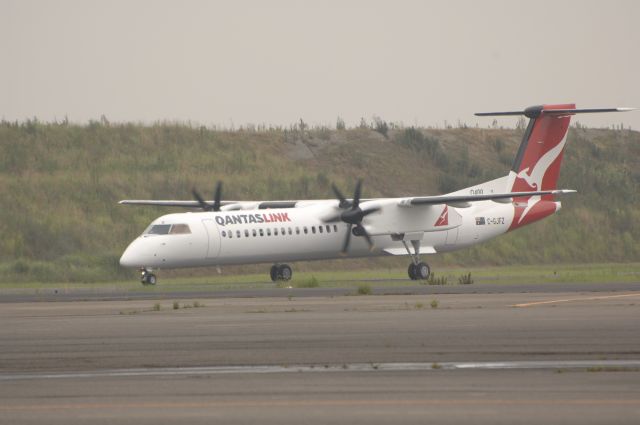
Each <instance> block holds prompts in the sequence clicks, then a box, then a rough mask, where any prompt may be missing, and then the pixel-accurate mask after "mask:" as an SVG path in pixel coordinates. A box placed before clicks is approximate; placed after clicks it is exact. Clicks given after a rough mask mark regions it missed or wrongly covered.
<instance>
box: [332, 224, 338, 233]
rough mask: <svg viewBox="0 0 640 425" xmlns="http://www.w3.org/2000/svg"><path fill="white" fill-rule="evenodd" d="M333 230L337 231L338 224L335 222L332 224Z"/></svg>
mask: <svg viewBox="0 0 640 425" xmlns="http://www.w3.org/2000/svg"><path fill="white" fill-rule="evenodd" d="M333 231H334V232H336V233H338V225H337V224H334V225H333Z"/></svg>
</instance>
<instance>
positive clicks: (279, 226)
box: [120, 200, 560, 269]
mask: <svg viewBox="0 0 640 425" xmlns="http://www.w3.org/2000/svg"><path fill="white" fill-rule="evenodd" d="M391 201H393V200H390V201H389V202H387V203H382V204H381V212H386V213H384V214H383V213H375V214H372V215H370V216H368V217H367V218H366V219H365V221H364V223H363V224H364V227H365V228H366V229H367V231H368V232H369V233H370V234H371V236H372V239H373V241H374V243H375V248H374V249H373V250H370V249H369V246H368V245H367V243H366V241H365V239H364V238H362V237H357V236H352V238H351V244H350V247H349V250H348V252H347V254H346V255H342V254H341V252H340V248H341V247H342V243H343V241H344V239H345V236H346V235H345V233H346V232H347V229H348V226H347V225H346V224H345V223H342V222H338V223H325V222H324V221H323V218H324V217H326V215H327V212H328V211H329V210H330V211H333V210H335V206H328V205H327V204H325V203H321V204H317V205H310V206H306V207H301V208H287V209H269V210H239V211H223V212H193V213H180V214H169V215H165V216H162V217H160V218H158V219H156V220H155V221H154V222H153V223H152V224H151V226H149V228H148V229H147V231H145V233H144V234H142V235H141V236H139V237H138V238H137V239H135V240H134V241H133V242H132V243H131V244H130V245H129V247H128V248H127V249H126V251H125V252H124V254H123V255H122V258H121V260H120V262H121V264H122V265H123V266H126V267H139V268H147V269H158V268H167V269H170V268H181V267H199V266H217V265H226V264H250V263H264V262H274V263H277V262H290V261H300V260H326V259H333V258H345V257H347V258H349V257H351V258H352V257H365V256H377V255H407V254H409V253H408V252H407V251H406V249H405V246H404V244H403V240H404V241H411V240H414V241H415V240H419V241H420V246H421V253H424V254H430V253H436V252H447V251H453V250H456V249H460V248H464V247H468V246H470V245H474V244H477V243H480V242H484V241H487V240H489V239H491V238H494V237H496V236H498V235H500V234H503V233H505V232H506V231H507V230H508V229H509V227H510V225H511V222H512V221H513V218H514V207H513V205H512V204H511V203H508V204H503V203H497V202H493V201H484V202H477V203H474V204H472V206H470V207H468V208H454V207H451V206H448V207H447V206H445V205H433V206H424V207H417V208H416V207H414V208H410V209H403V208H402V207H398V206H397V203H396V202H395V201H394V202H391ZM556 204H557V208H556V209H559V206H560V203H556ZM445 208H448V220H447V223H443V222H441V221H440V222H439V221H438V220H439V219H440V217H441V216H442V214H443V213H444V209H445ZM391 210H393V213H389V212H390V211H391ZM183 225H186V226H183ZM154 226H156V227H154ZM151 229H154V230H153V232H159V233H161V234H155V233H153V232H152V231H151ZM169 229H170V230H169ZM185 229H188V233H187V232H186V230H185ZM388 229H393V230H391V231H390V230H388ZM174 230H176V233H173V231H174ZM149 232H152V233H149ZM164 232H172V233H164Z"/></svg>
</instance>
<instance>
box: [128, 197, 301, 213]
mask: <svg viewBox="0 0 640 425" xmlns="http://www.w3.org/2000/svg"><path fill="white" fill-rule="evenodd" d="M206 202H207V203H210V204H212V203H213V201H206ZM118 203H119V204H121V205H151V206H156V207H180V208H201V207H202V204H200V202H199V201H178V200H151V199H124V200H122V201H120V202H118ZM297 203H298V201H221V202H220V206H221V209H222V210H226V211H229V210H252V209H257V210H264V209H269V208H295V207H296V204H297Z"/></svg>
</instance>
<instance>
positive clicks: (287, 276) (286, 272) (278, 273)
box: [271, 264, 293, 282]
mask: <svg viewBox="0 0 640 425" xmlns="http://www.w3.org/2000/svg"><path fill="white" fill-rule="evenodd" d="M291 276H293V271H292V270H291V267H289V265H288V264H274V265H273V266H271V280H272V281H273V282H277V281H279V280H282V281H285V282H286V281H289V280H291Z"/></svg>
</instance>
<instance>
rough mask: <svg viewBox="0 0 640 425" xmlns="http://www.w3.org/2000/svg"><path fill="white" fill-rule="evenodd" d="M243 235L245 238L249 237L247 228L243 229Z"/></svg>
mask: <svg viewBox="0 0 640 425" xmlns="http://www.w3.org/2000/svg"><path fill="white" fill-rule="evenodd" d="M244 237H245V238H248V237H249V231H248V230H247V229H245V230H244Z"/></svg>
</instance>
